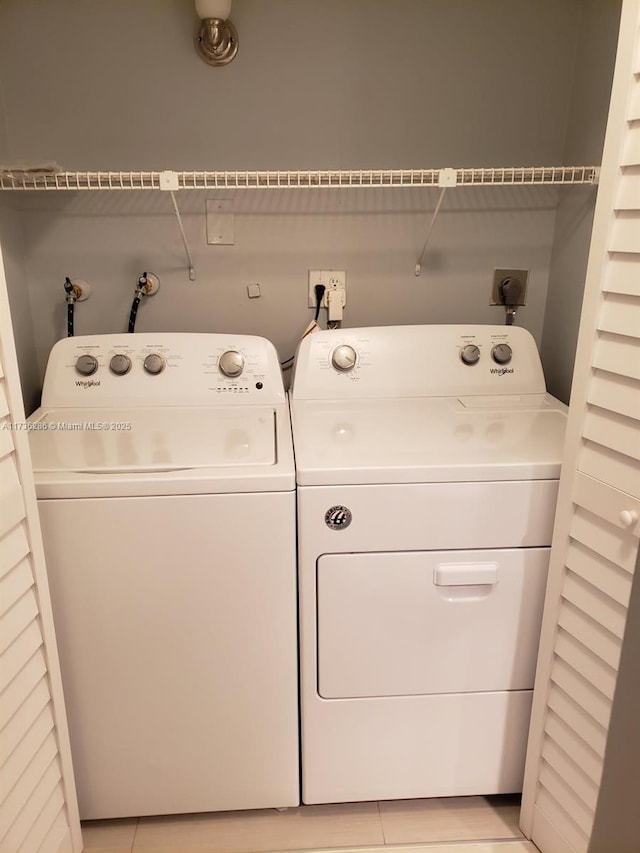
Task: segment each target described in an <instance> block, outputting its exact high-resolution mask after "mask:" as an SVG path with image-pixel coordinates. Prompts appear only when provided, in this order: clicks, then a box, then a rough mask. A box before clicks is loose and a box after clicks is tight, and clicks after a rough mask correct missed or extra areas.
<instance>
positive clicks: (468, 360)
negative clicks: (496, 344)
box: [460, 344, 480, 364]
mask: <svg viewBox="0 0 640 853" xmlns="http://www.w3.org/2000/svg"><path fill="white" fill-rule="evenodd" d="M460 358H461V359H462V361H463V362H464V363H465V364H477V363H478V361H480V349H479V347H477V346H476V345H475V344H467V345H466V346H464V347H462V350H461V351H460Z"/></svg>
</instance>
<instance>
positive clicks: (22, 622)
mask: <svg viewBox="0 0 640 853" xmlns="http://www.w3.org/2000/svg"><path fill="white" fill-rule="evenodd" d="M19 423H24V409H23V406H22V397H21V392H20V384H19V380H18V371H17V364H16V358H15V348H14V342H13V333H12V330H11V326H10V320H9V304H8V301H7V292H6V283H5V279H4V272H3V265H2V254H1V252H0V853H79V851H80V850H81V849H82V840H81V837H80V825H79V821H78V811H77V806H76V801H75V786H74V784H73V775H72V771H71V754H70V748H69V741H68V733H67V726H66V720H65V717H64V704H63V702H62V692H61V691H62V688H61V682H60V673H59V668H58V658H57V652H56V648H55V638H54V635H53V623H52V620H51V608H50V604H49V590H48V586H47V581H46V574H45V570H44V560H43V553H42V544H41V541H40V527H39V521H38V514H37V507H36V500H35V492H34V486H33V477H32V474H31V461H30V455H29V447H28V439H27V434H26V432H24V431H19V430H16V429H15V425H16V424H19Z"/></svg>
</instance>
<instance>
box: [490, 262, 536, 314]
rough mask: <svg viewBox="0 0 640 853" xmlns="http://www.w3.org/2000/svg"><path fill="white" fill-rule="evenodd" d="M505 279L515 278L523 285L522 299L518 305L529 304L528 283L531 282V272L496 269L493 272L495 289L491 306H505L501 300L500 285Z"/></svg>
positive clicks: (493, 288)
mask: <svg viewBox="0 0 640 853" xmlns="http://www.w3.org/2000/svg"><path fill="white" fill-rule="evenodd" d="M505 278H515V279H517V280H518V281H519V282H520V284H521V285H522V299H521V300H520V302H518V303H517V304H518V305H526V304H527V283H528V281H529V270H513V269H504V268H500V269H494V271H493V287H492V289H491V302H489V305H501V306H504V302H502V300H501V299H500V285H501V284H502V282H503V281H504V280H505Z"/></svg>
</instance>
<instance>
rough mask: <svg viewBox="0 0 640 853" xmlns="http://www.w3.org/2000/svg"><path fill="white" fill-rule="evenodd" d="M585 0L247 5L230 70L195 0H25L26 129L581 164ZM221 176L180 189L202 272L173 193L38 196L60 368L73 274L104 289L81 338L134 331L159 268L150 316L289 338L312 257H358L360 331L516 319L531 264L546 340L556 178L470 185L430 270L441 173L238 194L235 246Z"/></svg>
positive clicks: (219, 150)
mask: <svg viewBox="0 0 640 853" xmlns="http://www.w3.org/2000/svg"><path fill="white" fill-rule="evenodd" d="M581 5H582V4H581V0H483V2H477V0H455V2H451V0H394V4H393V15H390V14H389V4H388V3H386V2H382V0H323V2H318V0H269V2H265V0H236V2H235V4H234V7H233V12H232V17H233V20H234V22H235V23H236V25H237V27H238V30H239V34H240V51H239V54H238V57H237V59H236V60H235V61H234V62H233V63H232V65H230V66H228V67H227V68H223V69H214V68H210V67H208V66H207V65H205V64H204V63H203V62H202V61H201V60H200V59H199V58H198V56H197V55H196V53H195V51H194V48H193V43H192V41H193V32H194V29H195V27H196V17H195V13H194V11H193V5H192V4H191V2H187V0H136V2H135V3H130V2H124V0H110V2H109V3H105V2H103V0H84V2H77V0H56V2H55V3H46V4H43V3H41V2H37V0H4V2H3V3H2V4H0V79H1V80H2V81H3V83H4V88H5V92H4V101H5V109H6V118H7V128H8V135H9V143H10V146H11V149H12V153H13V154H14V155H15V156H18V155H19V156H20V158H21V159H23V158H30V159H38V158H45V159H55V160H57V161H58V162H59V163H60V164H62V165H63V166H64V167H66V168H69V169H91V168H93V169H118V168H122V169H160V168H176V169H182V168H187V169H197V168H209V169H223V168H243V169H244V168H267V167H268V168H277V167H280V168H328V167H339V168H357V167H375V166H377V167H394V166H395V167H421V166H422V167H440V166H472V165H476V166H490V165H534V164H535V165H539V164H554V163H561V162H562V158H563V151H564V142H565V136H566V129H567V116H568V111H569V98H570V92H571V85H572V75H573V61H574V52H575V46H576V38H577V32H578V24H579V21H580V12H581ZM27 43H28V44H29V50H28V51H27V50H26V49H25V45H26V44H27ZM38 195H40V194H38ZM214 195H215V194H214V193H204V192H200V193H181V194H180V195H179V203H180V205H181V208H183V210H184V211H185V213H186V216H185V225H186V229H187V233H188V236H189V239H190V242H191V245H192V251H193V253H194V256H195V261H196V266H197V271H198V280H197V282H195V283H190V282H189V281H188V278H187V275H186V271H185V261H184V256H183V252H182V245H181V241H180V236H179V233H178V230H177V227H176V224H175V221H174V219H173V217H172V215H171V207H170V202H169V199H168V198H167V197H166V196H164V195H162V194H160V193H158V194H157V195H156V194H151V193H149V194H145V195H140V194H120V195H118V194H115V193H113V194H109V193H104V194H84V195H83V194H78V195H76V196H74V195H71V194H69V195H66V194H64V195H63V194H61V193H57V194H55V195H54V194H50V193H49V194H46V195H44V196H43V197H34V196H32V195H30V196H28V197H24V196H23V197H21V198H20V199H19V203H20V205H21V208H22V218H23V226H24V235H25V252H26V258H27V267H26V271H27V276H28V280H29V287H30V297H31V303H32V310H33V318H34V330H35V337H36V341H37V349H38V354H39V361H40V370H41V371H42V370H43V367H44V364H45V361H46V357H47V354H48V351H49V348H50V347H51V345H52V344H53V342H54V341H55V340H56V339H57V338H58V337H59V336H61V335H62V334H64V328H65V326H64V301H63V291H62V281H63V279H64V276H65V275H70V276H72V277H78V278H84V279H87V280H88V281H90V283H91V284H92V286H93V288H94V294H93V296H92V297H91V299H90V301H89V302H87V303H85V304H83V305H81V306H79V307H78V313H77V328H78V333H82V332H85V333H90V332H107V331H115V330H119V329H124V328H125V327H126V326H125V324H126V318H127V313H128V308H129V304H130V300H131V296H132V291H133V287H134V285H135V281H136V279H137V277H138V275H139V274H140V272H141V271H143V270H144V269H150V270H152V271H154V272H155V273H157V274H158V275H159V276H160V279H161V283H162V286H161V290H160V292H159V294H158V295H157V296H155V297H153V300H150V301H149V302H148V304H146V305H143V306H142V308H141V310H140V313H139V328H140V329H148V330H162V329H177V330H194V331H217V330H229V331H234V330H235V331H244V332H250V333H258V334H264V335H266V336H267V337H269V338H271V339H272V340H273V341H274V343H276V345H277V346H278V348H279V350H280V354H281V356H282V357H287V356H289V355H290V354H291V353H292V352H293V350H294V347H295V344H296V341H297V339H298V337H299V335H300V333H301V331H302V329H303V328H304V326H305V325H306V323H307V322H308V320H309V318H310V311H309V309H308V307H307V270H308V269H310V268H339V269H346V270H347V285H348V305H347V312H346V315H345V324H347V325H350V326H355V325H363V324H389V323H411V322H416V323H429V322H435V323H441V322H500V323H501V322H502V321H503V318H504V314H503V312H502V311H501V309H496V308H490V307H489V305H488V302H489V295H490V288H491V278H492V271H493V268H494V266H506V267H512V266H518V267H520V266H522V267H526V268H529V269H530V270H531V277H530V294H529V304H528V305H527V307H526V308H525V309H522V310H521V311H520V312H519V314H518V322H519V323H521V324H522V325H524V326H526V327H527V328H529V329H530V330H531V331H532V332H533V333H534V335H535V336H536V337H537V338H538V340H540V338H541V335H542V324H543V317H544V306H545V301H546V289H547V279H548V270H549V261H550V252H551V244H552V237H553V227H554V218H555V207H556V204H557V198H556V194H555V192H554V191H545V190H540V189H537V190H536V189H531V188H529V189H522V188H519V189H513V190H498V189H487V190H480V189H477V190H455V191H451V192H450V193H449V194H448V196H447V198H446V199H445V203H444V205H443V211H442V213H441V216H440V218H439V220H438V222H437V223H436V227H435V229H434V232H433V235H432V242H431V248H430V251H429V253H428V255H427V257H426V259H425V264H424V271H423V274H422V276H421V277H420V278H416V277H415V276H414V274H413V268H414V265H415V262H416V258H417V255H418V253H419V250H420V248H421V247H422V244H423V241H424V235H425V230H426V227H427V225H428V222H429V215H430V211H431V210H432V209H433V205H434V204H435V200H436V197H437V193H436V192H435V191H433V190H432V191H418V190H411V191H407V190H403V191H348V190H345V191H336V192H334V193H331V194H326V193H325V194H322V193H318V192H316V191H297V192H288V193H286V192H272V191H269V192H262V191H244V192H242V191H241V192H236V193H235V197H234V204H235V232H236V240H235V245H234V246H224V247H220V246H207V244H206V242H205V219H204V207H205V198H206V197H213V196H214ZM229 195H233V194H229ZM252 282H259V283H260V284H261V285H262V293H263V295H262V297H261V298H260V299H257V300H248V298H247V295H246V285H247V284H249V283H252Z"/></svg>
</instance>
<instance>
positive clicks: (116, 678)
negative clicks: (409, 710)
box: [30, 333, 299, 818]
mask: <svg viewBox="0 0 640 853" xmlns="http://www.w3.org/2000/svg"><path fill="white" fill-rule="evenodd" d="M30 421H31V423H30V427H31V432H30V435H31V439H32V441H31V447H32V456H33V464H34V469H35V479H36V488H37V495H38V503H39V509H40V516H41V520H42V531H43V536H44V543H45V555H46V560H47V568H48V574H49V582H50V586H51V596H52V601H53V610H54V620H55V626H56V634H57V639H58V645H59V650H60V661H61V666H62V675H63V686H64V690H65V699H66V705H67V712H68V717H69V726H70V732H71V743H72V752H73V760H74V768H75V773H76V782H77V787H78V794H79V800H80V813H81V816H82V817H83V818H106V817H122V816H127V815H150V814H166V813H177V812H204V811H214V810H226V809H249V808H266V807H286V806H291V805H296V804H297V803H298V802H299V758H298V685H297V598H296V595H297V594H296V554H295V535H296V530H295V474H294V464H293V452H292V443H291V430H290V422H289V413H288V406H287V401H286V397H285V394H284V391H283V385H282V378H281V372H280V367H279V363H278V359H277V355H276V352H275V350H274V348H273V346H272V345H271V344H270V343H269V342H268V341H266V340H264V339H262V338H258V337H252V336H239V335H221V334H164V333H162V334H160V333H153V334H136V335H103V336H95V337H77V338H68V339H66V340H63V341H60V342H59V343H58V344H56V346H55V347H54V348H53V350H52V352H51V356H50V358H49V364H48V367H47V373H46V377H45V382H44V389H43V397H42V408H41V409H39V410H38V411H37V412H36V413H35V414H34V415H33V417H32V418H31V419H30Z"/></svg>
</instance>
